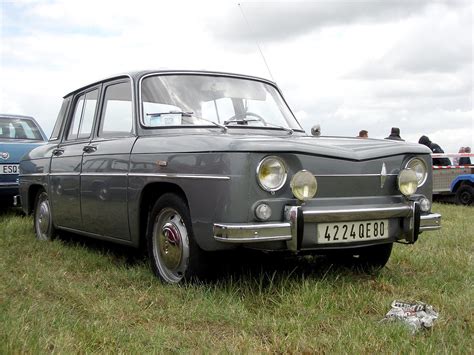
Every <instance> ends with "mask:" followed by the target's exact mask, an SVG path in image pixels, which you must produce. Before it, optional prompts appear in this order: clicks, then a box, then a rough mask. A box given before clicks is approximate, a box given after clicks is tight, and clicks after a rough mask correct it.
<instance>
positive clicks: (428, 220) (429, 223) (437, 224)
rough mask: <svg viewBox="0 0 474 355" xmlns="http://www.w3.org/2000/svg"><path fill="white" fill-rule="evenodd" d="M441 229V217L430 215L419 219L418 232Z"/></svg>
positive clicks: (436, 214)
mask: <svg viewBox="0 0 474 355" xmlns="http://www.w3.org/2000/svg"><path fill="white" fill-rule="evenodd" d="M438 229H441V215H440V214H439V213H430V214H427V215H424V216H421V217H420V232H424V231H434V230H438Z"/></svg>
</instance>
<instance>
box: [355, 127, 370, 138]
mask: <svg viewBox="0 0 474 355" xmlns="http://www.w3.org/2000/svg"><path fill="white" fill-rule="evenodd" d="M357 138H369V131H366V130H365V129H363V130H361V131H360V132H359V135H358V136H357Z"/></svg>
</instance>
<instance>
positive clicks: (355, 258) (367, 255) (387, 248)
mask: <svg viewBox="0 0 474 355" xmlns="http://www.w3.org/2000/svg"><path fill="white" fill-rule="evenodd" d="M392 248H393V243H388V244H379V245H372V246H368V247H363V248H357V249H355V250H353V251H351V252H350V253H347V252H346V253H344V254H342V255H338V256H337V258H331V259H332V260H333V261H335V263H336V264H342V265H344V266H348V267H351V268H354V269H357V270H360V271H363V272H369V271H378V270H380V269H382V268H383V267H384V266H385V265H386V264H387V262H388V260H389V259H390V255H391V254H392Z"/></svg>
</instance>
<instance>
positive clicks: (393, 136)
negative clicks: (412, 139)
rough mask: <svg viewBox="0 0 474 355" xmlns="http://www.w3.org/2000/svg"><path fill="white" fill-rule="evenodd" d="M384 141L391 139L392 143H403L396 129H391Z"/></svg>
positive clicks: (398, 130) (398, 129)
mask: <svg viewBox="0 0 474 355" xmlns="http://www.w3.org/2000/svg"><path fill="white" fill-rule="evenodd" d="M385 139H392V140H394V141H403V142H405V140H404V139H402V137H400V128H398V127H392V130H391V131H390V135H389V136H388V137H386V138H385Z"/></svg>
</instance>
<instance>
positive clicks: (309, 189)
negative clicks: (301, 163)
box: [290, 170, 318, 201]
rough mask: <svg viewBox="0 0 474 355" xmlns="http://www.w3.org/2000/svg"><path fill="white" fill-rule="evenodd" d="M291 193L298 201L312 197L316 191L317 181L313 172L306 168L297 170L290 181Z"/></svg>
mask: <svg viewBox="0 0 474 355" xmlns="http://www.w3.org/2000/svg"><path fill="white" fill-rule="evenodd" d="M290 187H291V191H292V192H293V195H294V196H295V197H296V198H297V199H298V200H300V201H306V200H309V199H310V198H313V197H314V195H316V191H318V183H317V181H316V178H315V177H314V175H313V174H311V173H310V172H309V171H307V170H300V171H298V172H297V173H296V174H295V175H294V176H293V178H292V179H291V182H290Z"/></svg>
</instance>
